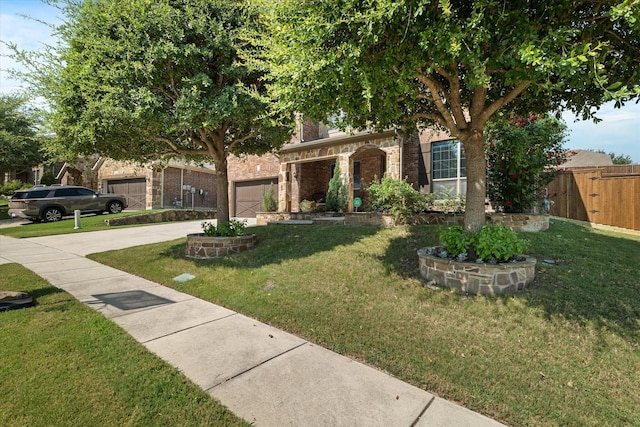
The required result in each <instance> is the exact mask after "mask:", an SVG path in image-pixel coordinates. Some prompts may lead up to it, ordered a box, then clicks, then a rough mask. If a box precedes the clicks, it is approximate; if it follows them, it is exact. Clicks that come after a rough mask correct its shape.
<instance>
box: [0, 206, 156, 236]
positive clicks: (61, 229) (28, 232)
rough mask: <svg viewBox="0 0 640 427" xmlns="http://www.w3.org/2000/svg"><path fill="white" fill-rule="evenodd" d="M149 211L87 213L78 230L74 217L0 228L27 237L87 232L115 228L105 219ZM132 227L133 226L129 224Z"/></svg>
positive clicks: (0, 230)
mask: <svg viewBox="0 0 640 427" xmlns="http://www.w3.org/2000/svg"><path fill="white" fill-rule="evenodd" d="M143 212H148V211H130V212H121V213H119V214H113V215H104V214H102V215H86V216H83V217H82V218H81V219H80V226H81V228H79V229H78V230H74V226H75V221H74V219H73V218H65V219H63V220H62V221H56V222H41V223H28V224H25V225H19V226H16V227H7V228H0V234H4V235H5V236H11V237H17V238H26V237H40V236H53V235H56V234H71V233H85V232H87V231H99V230H108V229H113V227H111V226H108V225H107V224H106V223H105V222H104V220H105V219H111V218H119V217H122V216H131V215H138V214H140V213H143ZM128 227H132V226H128Z"/></svg>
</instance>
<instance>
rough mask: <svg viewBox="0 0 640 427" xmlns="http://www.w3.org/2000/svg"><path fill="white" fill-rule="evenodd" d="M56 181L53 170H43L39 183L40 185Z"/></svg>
mask: <svg viewBox="0 0 640 427" xmlns="http://www.w3.org/2000/svg"><path fill="white" fill-rule="evenodd" d="M56 182H57V181H56V177H55V176H53V172H51V171H44V173H43V174H42V178H40V184H42V185H52V184H55V183H56Z"/></svg>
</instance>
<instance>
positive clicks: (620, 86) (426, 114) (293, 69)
mask: <svg viewBox="0 0 640 427" xmlns="http://www.w3.org/2000/svg"><path fill="white" fill-rule="evenodd" d="M270 16H271V20H270V24H269V32H268V34H269V38H268V39H267V41H266V43H267V45H268V47H269V50H268V52H269V55H270V60H271V61H272V69H273V72H274V74H275V76H276V77H277V80H276V83H275V84H274V85H273V86H272V90H273V92H274V94H275V95H276V96H277V97H278V98H279V99H280V100H281V102H282V103H283V105H284V108H287V109H296V110H298V111H300V112H302V113H304V114H306V115H307V116H308V117H310V118H313V119H317V120H322V119H324V118H326V117H327V116H328V115H330V114H335V113H336V112H338V111H342V112H343V113H344V120H345V122H346V123H348V124H350V125H351V126H354V127H356V128H365V127H376V128H388V127H399V128H413V127H415V126H416V125H417V126H418V127H430V126H438V127H441V128H445V129H447V130H448V131H449V132H450V134H451V136H452V137H455V138H458V139H459V140H461V141H462V143H463V146H464V149H465V155H466V159H467V211H466V215H465V228H466V229H468V230H472V231H478V230H479V229H480V227H481V226H482V224H483V223H484V200H485V193H486V184H485V180H486V172H485V155H484V136H483V132H484V128H485V126H486V125H487V123H488V122H489V121H490V120H491V119H492V117H493V116H494V115H495V114H496V113H498V112H499V111H502V112H504V113H506V114H507V115H509V114H511V113H518V114H520V115H526V114H528V113H542V112H548V111H552V110H556V109H560V108H567V109H571V110H573V111H576V112H580V113H582V115H583V116H585V117H590V116H591V115H592V113H593V110H592V108H593V107H598V106H599V105H600V104H602V103H603V102H605V101H607V100H609V99H617V100H618V105H622V104H623V103H624V102H625V101H628V100H630V99H633V98H637V97H638V96H639V95H640V87H639V83H640V34H639V33H640V18H639V17H640V3H639V2H637V1H630V0H598V1H583V2H575V1H570V0H559V1H554V2H548V1H536V0H513V1H512V0H509V1H506V0H500V1H499V0H473V1H471V0H406V1H399V0H368V1H355V0H342V1H337V0H318V1H299V0H281V1H278V2H275V3H274V4H273V5H272V6H271V9H270Z"/></svg>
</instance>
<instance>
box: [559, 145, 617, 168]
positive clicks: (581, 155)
mask: <svg viewBox="0 0 640 427" xmlns="http://www.w3.org/2000/svg"><path fill="white" fill-rule="evenodd" d="M597 166H613V160H611V156H610V155H608V154H604V153H596V152H595V151H589V150H573V151H571V152H570V155H569V156H568V157H567V161H566V162H564V163H563V164H561V165H560V166H558V169H559V170H565V169H573V168H585V167H597Z"/></svg>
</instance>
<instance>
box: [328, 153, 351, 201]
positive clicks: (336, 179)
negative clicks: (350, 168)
mask: <svg viewBox="0 0 640 427" xmlns="http://www.w3.org/2000/svg"><path fill="white" fill-rule="evenodd" d="M348 201H349V195H348V194H347V186H346V185H345V183H344V182H343V181H342V177H341V176H340V165H339V164H338V162H336V167H335V168H334V169H333V176H332V177H331V180H330V181H329V191H327V204H326V209H327V211H329V212H344V211H346V210H347V204H348Z"/></svg>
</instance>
